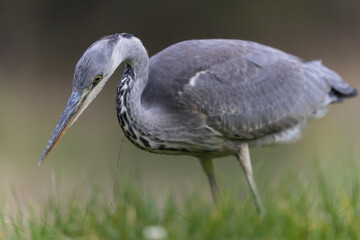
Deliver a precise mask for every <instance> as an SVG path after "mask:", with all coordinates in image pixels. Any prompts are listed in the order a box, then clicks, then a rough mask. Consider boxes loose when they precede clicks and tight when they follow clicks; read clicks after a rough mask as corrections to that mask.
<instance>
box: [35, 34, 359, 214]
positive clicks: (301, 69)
mask: <svg viewBox="0 0 360 240" xmlns="http://www.w3.org/2000/svg"><path fill="white" fill-rule="evenodd" d="M123 61H125V62H126V68H125V73H124V75H123V78H122V79H121V81H120V82H119V84H118V88H117V97H116V110H117V116H118V120H119V123H120V126H121V128H122V130H123V132H124V134H125V135H126V137H127V138H128V139H129V140H130V141H131V142H132V143H134V144H135V145H136V146H138V147H139V148H141V149H144V150H147V151H150V152H154V153H165V154H187V155H192V156H196V157H198V158H199V159H200V160H201V164H202V166H203V168H204V170H205V173H206V174H207V176H208V178H209V182H210V185H211V189H212V193H213V196H214V197H216V196H217V192H218V189H217V186H216V183H215V178H214V173H213V167H212V161H211V159H212V158H214V157H220V156H225V155H230V154H232V155H236V156H237V159H238V160H239V162H240V163H241V166H242V167H243V169H244V171H245V174H246V177H247V180H248V181H249V185H250V188H251V190H252V193H253V194H254V197H255V199H256V201H257V204H258V206H259V208H262V207H261V201H260V198H259V196H258V193H257V189H256V185H255V181H254V179H253V176H252V169H251V162H250V157H249V152H248V146H249V145H250V146H258V145H263V144H271V143H281V142H290V141H294V140H296V139H297V138H299V136H300V133H301V130H302V127H303V126H304V125H305V124H306V121H307V120H308V119H309V118H311V117H316V116H320V115H323V112H324V108H325V107H326V106H327V105H328V104H329V103H333V102H340V101H342V100H343V99H344V98H347V97H352V96H355V95H356V93H357V92H356V90H355V89H354V88H353V87H351V86H350V85H349V84H347V83H346V82H344V81H343V80H342V79H341V77H340V76H339V75H338V74H336V73H335V72H333V71H332V70H330V69H328V68H326V67H325V66H323V65H322V64H321V62H319V61H312V62H305V61H303V60H301V59H299V58H297V57H294V56H292V55H289V54H287V53H284V52H282V51H280V50H276V49H273V48H271V47H267V46H264V45H261V44H257V43H254V42H249V41H241V40H223V39H215V40H190V41H184V42H180V43H178V44H175V45H172V46H170V47H168V48H166V49H165V50H163V51H161V52H159V53H158V54H156V55H154V56H153V57H152V58H151V59H150V60H149V58H148V55H147V52H146V50H145V48H144V47H143V45H142V43H141V42H140V40H139V39H137V38H136V37H133V36H132V35H129V34H114V35H111V36H107V37H104V38H102V39H100V40H99V41H97V42H95V43H94V44H93V45H92V46H91V47H89V49H87V51H86V52H85V53H84V55H83V56H82V58H81V59H80V60H79V62H78V64H77V66H76V70H75V75H74V82H73V94H72V96H71V97H70V99H69V102H68V105H67V107H66V109H65V111H64V113H63V115H62V117H61V119H60V121H59V123H58V125H57V127H56V129H55V131H54V133H53V135H52V137H51V138H50V141H49V143H48V145H47V147H46V149H45V151H44V154H43V156H42V159H41V161H42V160H43V159H45V157H46V156H47V154H48V153H49V152H50V151H51V149H52V148H53V146H54V145H55V144H56V142H57V141H58V139H59V138H60V137H61V135H62V134H63V133H64V132H65V130H66V128H67V127H68V126H70V125H71V123H72V122H74V121H75V120H76V118H77V117H78V116H79V115H80V114H81V112H82V111H83V110H84V109H85V108H86V107H87V106H88V104H89V103H90V102H91V101H92V100H93V99H94V98H95V96H96V95H97V94H98V92H99V91H100V90H101V88H102V86H103V85H104V84H105V82H106V81H107V80H108V79H109V77H110V76H111V74H112V73H113V72H114V71H115V69H116V68H117V66H118V65H119V64H120V63H121V62H123Z"/></svg>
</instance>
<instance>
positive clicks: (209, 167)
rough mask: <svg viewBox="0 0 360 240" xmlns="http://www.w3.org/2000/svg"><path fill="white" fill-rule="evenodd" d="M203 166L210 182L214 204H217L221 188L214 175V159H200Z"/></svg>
mask: <svg viewBox="0 0 360 240" xmlns="http://www.w3.org/2000/svg"><path fill="white" fill-rule="evenodd" d="M199 160H200V163H201V166H202V168H203V170H204V172H205V174H206V176H207V178H208V180H209V184H210V188H211V195H212V197H213V199H214V202H217V200H218V199H219V188H218V187H217V185H216V181H215V174H214V165H213V162H212V159H210V158H199Z"/></svg>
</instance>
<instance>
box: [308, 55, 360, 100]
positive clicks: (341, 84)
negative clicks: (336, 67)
mask: <svg viewBox="0 0 360 240" xmlns="http://www.w3.org/2000/svg"><path fill="white" fill-rule="evenodd" d="M308 64H309V65H311V67H313V69H316V70H317V71H318V73H319V75H320V76H321V77H322V78H324V79H326V81H327V83H328V84H329V85H330V91H329V96H330V99H331V102H332V103H338V102H343V101H344V100H345V99H346V98H352V97H356V96H357V95H358V92H357V90H356V88H354V87H353V86H351V85H350V84H348V83H347V82H345V81H344V80H343V79H342V78H341V77H340V76H339V74H337V73H336V72H334V71H332V70H330V69H329V68H327V67H325V66H324V65H322V63H321V61H319V60H316V61H311V62H308Z"/></svg>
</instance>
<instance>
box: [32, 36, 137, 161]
mask: <svg viewBox="0 0 360 240" xmlns="http://www.w3.org/2000/svg"><path fill="white" fill-rule="evenodd" d="M131 38H132V35H130V34H124V33H122V34H114V35H110V36H106V37H103V38H101V39H99V40H98V41H96V42H95V43H93V44H92V45H91V46H90V47H89V48H88V49H87V50H86V51H85V53H84V54H83V55H82V57H81V58H80V60H79V61H78V63H77V64H76V67H75V73H74V79H73V88H72V94H71V96H70V98H69V100H68V103H67V105H66V107H65V110H64V112H63V114H62V115H61V117H60V120H59V122H58V124H57V125H56V128H55V130H54V132H53V134H52V135H51V137H50V140H49V142H48V144H47V145H46V148H45V150H44V153H43V155H42V156H41V159H40V162H39V166H40V164H41V163H42V162H43V161H44V160H45V159H46V157H47V155H48V154H49V153H50V152H51V150H52V149H53V148H54V147H55V145H56V144H57V142H58V141H59V140H60V138H61V137H62V135H63V134H64V133H65V131H66V129H67V128H69V127H70V126H71V125H72V124H73V123H74V122H75V121H76V119H77V118H78V117H79V116H80V115H81V113H82V112H83V111H84V110H85V109H86V108H87V107H88V105H89V104H90V103H91V102H92V101H93V100H94V99H95V97H96V96H97V94H98V93H99V92H100V91H101V89H102V88H103V86H104V85H105V83H106V81H107V80H108V79H109V78H110V76H111V75H112V74H113V73H114V71H115V70H116V68H117V67H118V66H119V64H120V63H121V62H122V61H123V60H124V59H123V57H124V56H123V55H124V54H122V52H123V51H122V49H121V45H124V44H120V42H121V41H127V40H129V39H131ZM125 45H126V44H125Z"/></svg>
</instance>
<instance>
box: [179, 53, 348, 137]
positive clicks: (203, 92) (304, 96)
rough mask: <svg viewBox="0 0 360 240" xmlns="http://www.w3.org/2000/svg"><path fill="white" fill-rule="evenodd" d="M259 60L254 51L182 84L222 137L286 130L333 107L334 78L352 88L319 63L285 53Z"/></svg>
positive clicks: (189, 99) (185, 94)
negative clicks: (324, 109) (331, 92)
mask: <svg viewBox="0 0 360 240" xmlns="http://www.w3.org/2000/svg"><path fill="white" fill-rule="evenodd" d="M259 56H261V58H257V52H256V51H255V52H253V53H252V54H248V55H245V56H244V55H243V56H239V57H234V58H232V59H230V60H227V61H225V62H222V63H221V64H217V65H213V66H212V67H210V68H209V69H206V70H202V71H200V72H198V73H196V74H195V75H194V76H193V77H192V78H191V79H190V81H189V83H188V84H187V85H185V86H184V91H183V93H182V97H183V101H184V103H185V104H186V105H188V106H191V108H192V109H193V111H197V112H198V113H200V114H203V115H204V117H205V118H206V124H207V125H209V126H210V127H212V128H214V129H216V130H217V131H219V132H221V133H222V134H223V135H225V136H227V137H229V138H240V139H255V138H259V137H262V136H265V135H267V134H271V133H275V132H280V131H283V130H286V129H288V128H290V127H292V126H294V125H296V124H298V123H299V122H301V121H302V120H304V119H306V118H308V117H310V116H312V115H314V114H316V112H317V111H318V110H319V109H321V108H323V107H324V106H325V105H327V104H328V103H330V102H331V101H332V100H331V98H330V96H329V93H330V91H331V88H332V86H331V84H330V80H331V81H334V82H336V83H337V82H339V84H338V85H339V86H340V85H341V86H342V87H343V88H344V89H349V88H348V86H349V85H348V84H346V83H344V82H343V81H342V80H341V78H339V79H335V80H334V78H333V77H332V76H331V75H329V74H328V73H326V72H324V71H323V69H321V68H324V69H326V70H328V69H327V68H325V67H323V66H322V65H321V64H320V63H318V62H310V63H304V62H302V61H301V60H299V59H297V58H294V57H292V56H290V55H287V56H286V55H283V53H282V52H281V54H280V55H278V54H277V53H276V52H268V53H267V54H265V55H264V53H261V54H259ZM264 57H265V58H267V59H264ZM260 59H261V60H260ZM328 71H330V72H329V73H331V74H333V72H332V71H331V70H328ZM335 75H336V76H337V77H338V75H337V74H335ZM329 79H330V80H329Z"/></svg>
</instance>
